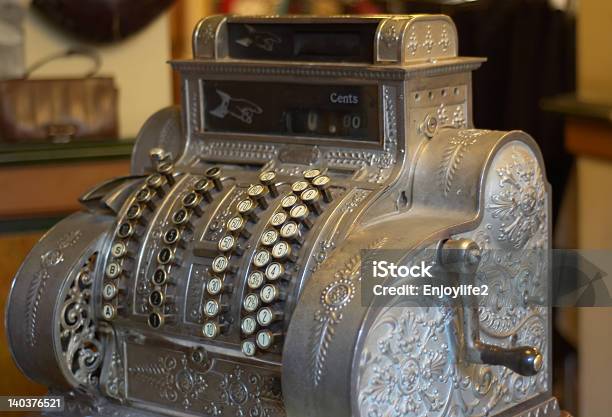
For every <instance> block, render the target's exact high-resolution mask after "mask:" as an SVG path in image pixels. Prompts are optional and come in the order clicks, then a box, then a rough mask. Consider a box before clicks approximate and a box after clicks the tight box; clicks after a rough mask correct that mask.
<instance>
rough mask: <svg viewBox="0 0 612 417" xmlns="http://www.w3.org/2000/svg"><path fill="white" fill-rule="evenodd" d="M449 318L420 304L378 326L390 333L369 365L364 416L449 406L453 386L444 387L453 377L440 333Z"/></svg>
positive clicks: (395, 416)
mask: <svg viewBox="0 0 612 417" xmlns="http://www.w3.org/2000/svg"><path fill="white" fill-rule="evenodd" d="M445 321H446V319H445V317H444V315H442V314H437V315H436V317H435V318H434V319H431V318H428V317H427V314H426V313H424V312H423V310H422V309H420V308H414V309H405V310H404V312H403V314H402V315H401V316H399V317H396V318H389V319H385V320H382V321H381V322H380V323H379V324H378V326H377V327H378V330H383V331H384V333H385V336H384V337H380V338H379V339H378V342H377V344H376V347H377V352H374V353H373V354H372V355H371V357H370V358H369V360H368V362H369V363H367V364H364V365H365V366H367V368H368V369H369V372H370V374H369V375H363V376H362V381H363V382H362V384H365V385H364V386H363V387H362V389H361V390H360V392H359V404H360V408H361V411H362V416H364V417H365V416H367V417H404V416H409V417H417V416H418V417H424V416H429V415H431V413H432V412H439V411H441V410H442V409H443V407H444V405H445V404H446V402H447V397H448V394H449V389H450V388H449V387H446V388H445V389H440V388H439V385H438V384H439V382H441V381H448V380H449V377H450V372H449V370H450V362H449V356H448V353H449V351H448V346H447V345H446V343H444V341H443V338H441V336H440V334H441V332H442V331H443V328H444V323H445ZM385 330H386V331H385ZM376 331H377V329H376V328H374V332H376ZM400 358H401V359H400Z"/></svg>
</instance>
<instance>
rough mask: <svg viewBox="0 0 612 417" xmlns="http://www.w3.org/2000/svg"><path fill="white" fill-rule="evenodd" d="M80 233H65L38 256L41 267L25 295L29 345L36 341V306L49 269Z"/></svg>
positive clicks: (60, 259)
mask: <svg viewBox="0 0 612 417" xmlns="http://www.w3.org/2000/svg"><path fill="white" fill-rule="evenodd" d="M82 235H83V233H82V232H81V231H80V230H73V231H71V232H68V233H66V234H65V235H63V236H62V237H61V238H59V239H58V241H57V248H56V249H51V250H49V251H47V252H45V253H44V254H43V255H41V257H40V265H41V269H40V270H39V271H38V272H36V273H35V274H34V279H33V280H32V282H31V284H30V287H29V289H28V295H27V297H26V305H27V309H26V317H25V320H26V342H27V343H28V344H29V345H30V347H34V346H36V344H37V343H38V340H37V337H38V333H37V332H38V329H37V324H38V306H39V304H40V300H41V298H42V295H43V293H44V291H45V287H46V285H47V280H48V279H49V278H51V273H50V269H52V268H53V267H54V266H57V265H59V264H60V263H62V262H64V253H63V251H64V250H65V249H68V248H70V247H71V246H74V245H76V243H77V242H78V241H79V239H80V238H81V236H82Z"/></svg>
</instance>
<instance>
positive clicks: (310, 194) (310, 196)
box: [300, 188, 321, 215]
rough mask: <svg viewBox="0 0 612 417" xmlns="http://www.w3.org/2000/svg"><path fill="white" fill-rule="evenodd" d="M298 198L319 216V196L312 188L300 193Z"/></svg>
mask: <svg viewBox="0 0 612 417" xmlns="http://www.w3.org/2000/svg"><path fill="white" fill-rule="evenodd" d="M300 198H301V199H302V201H303V202H304V203H306V205H307V206H308V207H309V208H310V210H312V211H313V212H314V213H315V214H316V215H319V214H321V205H320V204H319V198H320V194H319V192H318V191H317V190H315V189H314V188H308V189H306V190H304V191H302V194H300Z"/></svg>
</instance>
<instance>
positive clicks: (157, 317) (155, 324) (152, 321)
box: [147, 313, 164, 329]
mask: <svg viewBox="0 0 612 417" xmlns="http://www.w3.org/2000/svg"><path fill="white" fill-rule="evenodd" d="M147 323H148V324H149V327H151V328H152V329H159V328H160V327H162V326H163V325H164V316H162V315H161V314H159V313H151V314H149V318H148V319H147Z"/></svg>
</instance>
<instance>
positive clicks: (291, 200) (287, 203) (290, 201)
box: [281, 194, 298, 210]
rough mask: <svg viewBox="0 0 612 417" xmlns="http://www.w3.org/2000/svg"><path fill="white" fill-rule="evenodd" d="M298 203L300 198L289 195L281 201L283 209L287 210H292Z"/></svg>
mask: <svg viewBox="0 0 612 417" xmlns="http://www.w3.org/2000/svg"><path fill="white" fill-rule="evenodd" d="M297 202H298V197H297V195H295V194H288V195H286V196H284V197H283V199H282V200H281V207H282V208H284V209H285V210H290V209H291V207H293V206H294V205H295V204H297Z"/></svg>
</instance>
